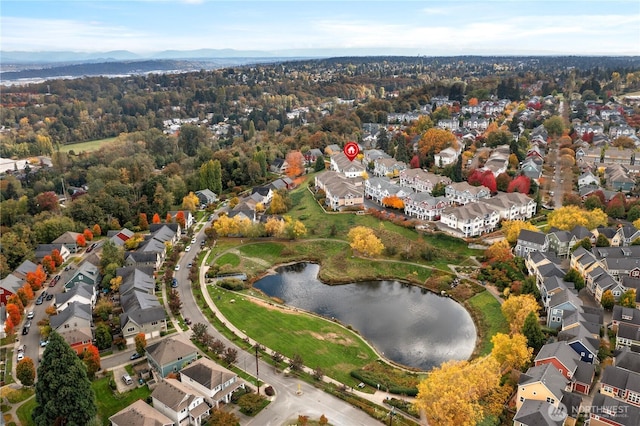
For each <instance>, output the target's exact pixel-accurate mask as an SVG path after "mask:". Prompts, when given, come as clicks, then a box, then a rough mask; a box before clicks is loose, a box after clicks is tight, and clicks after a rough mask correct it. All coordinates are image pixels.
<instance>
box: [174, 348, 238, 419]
mask: <svg viewBox="0 0 640 426" xmlns="http://www.w3.org/2000/svg"><path fill="white" fill-rule="evenodd" d="M180 381H181V382H182V383H184V384H186V385H188V386H190V387H192V388H194V389H195V390H197V391H198V392H199V393H201V394H203V395H205V396H206V399H207V401H208V402H210V403H211V404H212V405H215V406H216V407H218V405H219V404H220V403H225V404H228V403H230V402H231V396H232V395H233V392H235V391H236V390H238V389H240V388H242V389H244V386H245V384H244V381H242V380H241V379H240V378H239V377H238V375H237V374H236V373H234V372H232V371H230V370H227V369H226V368H224V367H223V366H221V365H219V364H217V363H215V362H213V361H212V360H210V359H209V358H200V359H198V360H197V361H194V362H193V363H191V364H190V365H188V366H187V367H185V368H183V369H182V370H181V371H180Z"/></svg>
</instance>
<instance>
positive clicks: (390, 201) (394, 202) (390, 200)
mask: <svg viewBox="0 0 640 426" xmlns="http://www.w3.org/2000/svg"><path fill="white" fill-rule="evenodd" d="M382 205H383V206H385V207H389V208H392V209H399V210H400V209H404V201H402V199H400V197H398V196H397V195H391V196H389V197H384V198H383V199H382Z"/></svg>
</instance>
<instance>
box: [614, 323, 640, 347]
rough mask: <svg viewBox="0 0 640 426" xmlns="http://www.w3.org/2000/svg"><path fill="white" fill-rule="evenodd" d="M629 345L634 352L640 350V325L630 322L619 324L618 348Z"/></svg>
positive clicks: (617, 334)
mask: <svg viewBox="0 0 640 426" xmlns="http://www.w3.org/2000/svg"><path fill="white" fill-rule="evenodd" d="M624 347H627V348H629V349H631V350H632V351H634V352H640V326H638V325H635V324H629V323H621V324H620V325H618V332H617V333H616V349H622V348H624Z"/></svg>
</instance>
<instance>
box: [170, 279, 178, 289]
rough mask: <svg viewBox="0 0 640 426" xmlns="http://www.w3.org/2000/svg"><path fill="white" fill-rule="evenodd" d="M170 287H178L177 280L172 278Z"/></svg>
mask: <svg viewBox="0 0 640 426" xmlns="http://www.w3.org/2000/svg"><path fill="white" fill-rule="evenodd" d="M171 287H173V288H176V287H178V280H177V279H176V278H174V279H173V281H172V282H171Z"/></svg>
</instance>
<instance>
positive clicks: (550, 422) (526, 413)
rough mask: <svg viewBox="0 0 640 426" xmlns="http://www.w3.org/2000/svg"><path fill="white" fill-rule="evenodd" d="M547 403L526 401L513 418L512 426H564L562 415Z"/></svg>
mask: <svg viewBox="0 0 640 426" xmlns="http://www.w3.org/2000/svg"><path fill="white" fill-rule="evenodd" d="M560 409H561V408H558V407H555V406H553V405H552V404H550V403H548V402H547V401H542V400H535V399H526V400H524V402H523V403H522V405H521V406H520V409H519V410H518V412H517V413H516V415H515V416H514V418H513V426H564V425H565V424H566V423H565V419H564V418H563V416H562V415H560V416H558V415H556V413H561V414H564V413H562V412H560V411H558V410H560Z"/></svg>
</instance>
